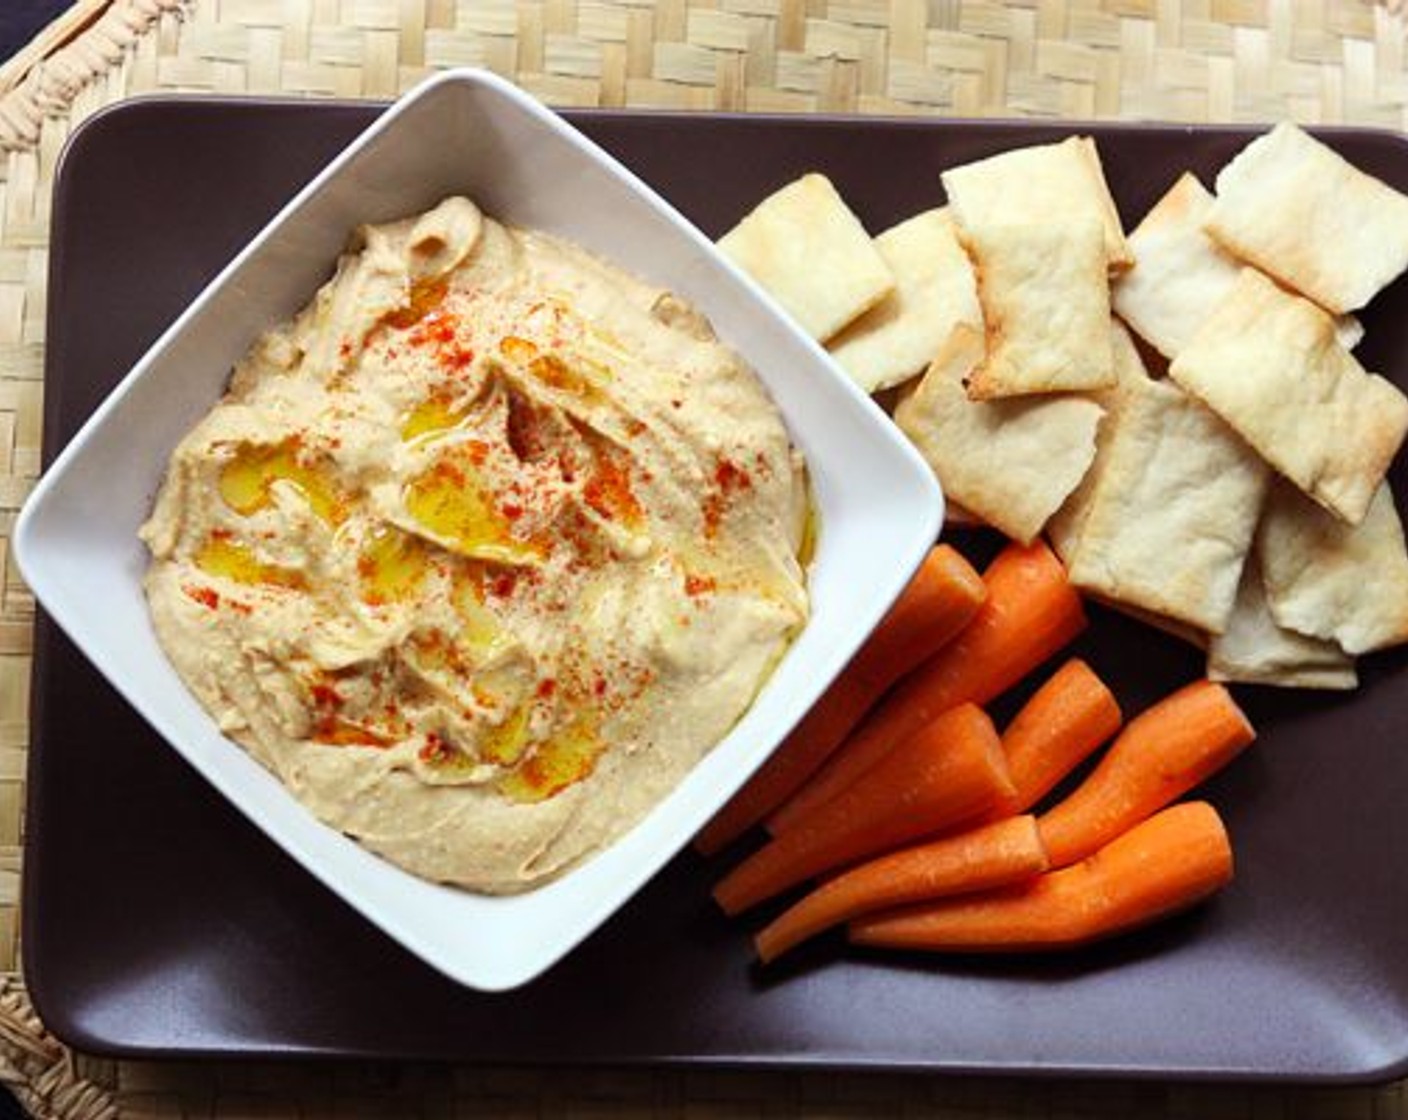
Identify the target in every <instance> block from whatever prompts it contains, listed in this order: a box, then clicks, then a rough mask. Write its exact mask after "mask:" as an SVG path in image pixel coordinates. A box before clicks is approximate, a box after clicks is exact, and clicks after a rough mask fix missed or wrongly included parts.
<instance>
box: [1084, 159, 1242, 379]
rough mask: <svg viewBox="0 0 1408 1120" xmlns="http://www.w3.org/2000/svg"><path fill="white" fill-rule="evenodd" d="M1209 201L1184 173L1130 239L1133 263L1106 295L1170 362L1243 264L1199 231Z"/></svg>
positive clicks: (1202, 188) (1131, 324)
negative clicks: (1134, 260) (1134, 262)
mask: <svg viewBox="0 0 1408 1120" xmlns="http://www.w3.org/2000/svg"><path fill="white" fill-rule="evenodd" d="M1212 204H1213V197H1212V195H1211V194H1209V193H1208V192H1207V190H1206V189H1204V187H1203V185H1202V183H1200V182H1198V179H1197V177H1196V176H1194V175H1192V174H1189V173H1185V174H1184V175H1182V176H1181V177H1180V178H1179V180H1178V181H1177V182H1176V183H1174V184H1173V186H1172V187H1171V188H1169V190H1168V193H1166V194H1165V195H1164V196H1163V197H1162V198H1161V199H1159V201H1158V202H1157V203H1155V204H1154V208H1153V209H1152V210H1150V211H1149V213H1147V214H1146V215H1145V216H1144V220H1143V221H1142V222H1140V223H1139V225H1138V226H1136V227H1135V229H1134V232H1133V233H1131V234H1130V235H1129V246H1130V248H1131V249H1132V250H1133V251H1134V255H1135V257H1136V264H1135V265H1134V267H1133V268H1131V269H1130V270H1129V271H1128V272H1126V273H1124V275H1122V276H1120V277H1119V278H1118V279H1117V280H1116V281H1115V283H1114V284H1113V286H1112V287H1111V290H1110V303H1111V305H1112V306H1113V307H1114V309H1115V311H1116V313H1118V315H1119V316H1120V318H1122V319H1123V320H1124V321H1125V322H1126V323H1128V324H1129V325H1130V327H1132V328H1133V329H1134V330H1135V331H1137V332H1138V333H1139V335H1140V337H1142V338H1143V339H1144V340H1145V341H1146V342H1148V343H1149V344H1150V345H1152V346H1153V347H1155V348H1156V349H1157V350H1158V351H1159V353H1161V354H1163V355H1165V356H1166V357H1169V358H1172V357H1174V356H1175V355H1177V354H1178V352H1179V351H1180V350H1182V349H1183V347H1184V346H1186V345H1187V343H1188V340H1189V339H1191V338H1192V337H1193V335H1195V334H1196V333H1197V332H1198V328H1199V327H1200V326H1202V324H1203V322H1204V321H1205V320H1206V319H1207V317H1208V315H1209V314H1210V313H1211V312H1212V311H1213V309H1215V308H1216V307H1217V304H1218V301H1219V300H1221V299H1222V297H1223V296H1225V295H1226V294H1227V292H1228V291H1229V290H1230V289H1231V287H1232V285H1233V284H1235V283H1236V282H1237V276H1238V273H1239V272H1240V271H1241V265H1240V264H1238V262H1237V260H1236V259H1235V258H1234V257H1232V256H1230V255H1229V254H1228V253H1226V252H1225V251H1224V250H1223V249H1221V248H1220V247H1219V246H1218V244H1217V242H1215V241H1213V239H1212V238H1211V237H1209V236H1208V235H1207V234H1206V233H1204V232H1203V222H1204V220H1206V218H1207V213H1208V211H1209V210H1210V209H1212Z"/></svg>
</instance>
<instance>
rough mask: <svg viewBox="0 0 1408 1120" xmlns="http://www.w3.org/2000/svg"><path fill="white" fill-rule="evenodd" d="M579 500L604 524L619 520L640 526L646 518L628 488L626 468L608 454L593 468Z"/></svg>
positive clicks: (627, 467)
mask: <svg viewBox="0 0 1408 1120" xmlns="http://www.w3.org/2000/svg"><path fill="white" fill-rule="evenodd" d="M582 497H584V498H585V499H586V502H587V505H589V506H591V508H592V509H594V510H595V511H596V512H597V513H598V514H600V515H601V516H602V517H604V518H605V519H606V520H607V521H615V520H618V519H619V520H620V521H623V522H625V523H626V524H627V525H639V524H640V522H641V519H642V518H643V517H644V516H645V511H644V510H642V509H641V505H640V501H639V500H638V499H637V498H636V495H635V491H633V490H632V489H631V476H630V470H629V466H628V465H627V464H626V463H623V462H620V461H618V460H617V458H616V457H615V455H613V454H612V453H610V452H603V453H601V454H600V455H599V456H598V458H597V464H596V469H595V470H594V471H593V473H592V477H591V478H589V479H588V480H587V483H586V485H585V486H584V487H583V488H582Z"/></svg>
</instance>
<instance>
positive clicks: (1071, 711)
mask: <svg viewBox="0 0 1408 1120" xmlns="http://www.w3.org/2000/svg"><path fill="white" fill-rule="evenodd" d="M1123 721H1124V717H1123V716H1122V715H1121V714H1120V705H1119V701H1117V700H1116V699H1115V697H1114V694H1113V693H1112V692H1111V691H1110V690H1109V689H1108V688H1107V687H1106V686H1105V682H1104V681H1102V680H1101V679H1100V678H1099V677H1097V676H1096V675H1095V670H1093V669H1092V668H1091V667H1090V666H1089V665H1087V664H1086V663H1085V662H1084V661H1082V660H1081V659H1080V658H1078V657H1073V658H1071V660H1069V661H1067V662H1066V663H1065V664H1064V665H1062V666H1061V668H1059V669H1057V670H1056V672H1055V673H1053V674H1052V675H1051V678H1050V679H1049V680H1048V681H1047V682H1046V683H1045V684H1044V685H1042V686H1041V687H1040V688H1039V689H1037V690H1036V692H1035V693H1034V694H1033V695H1032V698H1031V699H1030V700H1028V701H1027V702H1026V704H1025V705H1023V707H1022V710H1021V711H1020V712H1018V713H1017V715H1016V717H1015V718H1014V719H1013V720H1012V722H1011V723H1010V724H1008V726H1007V730H1006V731H1004V732H1003V733H1002V751H1003V753H1004V754H1005V755H1006V756H1007V769H1008V771H1009V772H1010V773H1011V775H1012V784H1013V785H1014V786H1016V787H1017V799H1016V800H1015V801H1014V802H1013V803H1012V804H1011V805H1008V806H1005V807H1004V808H1006V809H1007V810H1008V811H1010V812H1012V813H1025V812H1026V811H1027V810H1028V809H1030V808H1031V807H1032V806H1033V805H1035V804H1036V803H1037V802H1038V801H1040V800H1041V799H1042V798H1043V797H1045V796H1046V795H1047V794H1048V793H1049V792H1050V791H1051V790H1052V788H1053V787H1054V786H1055V785H1056V783H1057V782H1059V781H1060V780H1061V779H1062V778H1064V777H1065V776H1066V775H1067V774H1069V773H1070V772H1071V771H1072V770H1074V769H1075V768H1076V767H1077V766H1079V765H1080V764H1081V763H1082V762H1084V761H1085V760H1086V758H1088V757H1089V756H1090V754H1091V753H1092V752H1093V751H1094V750H1095V748H1096V747H1098V746H1099V745H1100V744H1101V743H1103V742H1105V741H1106V740H1107V739H1108V738H1109V737H1110V736H1111V735H1113V734H1114V733H1115V732H1116V731H1118V730H1119V729H1120V724H1121V723H1122V722H1123Z"/></svg>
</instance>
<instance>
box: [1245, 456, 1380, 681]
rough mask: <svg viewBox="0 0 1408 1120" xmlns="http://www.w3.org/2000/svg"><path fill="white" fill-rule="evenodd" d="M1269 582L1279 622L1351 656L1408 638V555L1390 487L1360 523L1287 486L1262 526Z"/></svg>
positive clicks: (1275, 495) (1276, 493)
mask: <svg viewBox="0 0 1408 1120" xmlns="http://www.w3.org/2000/svg"><path fill="white" fill-rule="evenodd" d="M1257 549H1258V551H1259V552H1260V554H1261V565H1262V580H1263V582H1264V583H1265V585H1266V598H1267V602H1268V603H1270V605H1271V613H1272V615H1273V616H1274V617H1275V619H1276V621H1277V622H1278V623H1279V624H1280V625H1282V626H1284V627H1287V628H1288V629H1291V630H1295V631H1297V632H1299V633H1301V634H1308V635H1311V636H1312V637H1316V638H1323V639H1325V640H1327V641H1329V640H1333V641H1336V642H1338V643H1339V644H1340V646H1341V647H1342V648H1343V649H1344V650H1345V652H1347V653H1353V654H1358V653H1367V652H1369V651H1370V650H1375V649H1381V648H1383V647H1384V646H1391V645H1397V644H1399V643H1401V642H1404V641H1408V550H1405V547H1404V542H1403V524H1402V522H1401V521H1400V520H1399V517H1398V511H1397V509H1396V508H1395V507H1394V501H1393V493H1392V491H1391V490H1390V489H1389V486H1388V483H1384V484H1383V485H1381V486H1380V487H1379V488H1378V489H1377V490H1376V491H1375V492H1374V499H1373V501H1372V502H1370V503H1369V509H1368V512H1367V513H1365V515H1364V519H1363V520H1362V521H1360V522H1359V524H1358V525H1346V524H1345V523H1344V522H1343V521H1340V520H1338V519H1337V518H1335V517H1332V516H1331V515H1330V514H1328V513H1326V512H1325V511H1324V510H1322V509H1321V508H1320V507H1319V506H1317V505H1315V504H1314V503H1313V502H1310V501H1307V500H1306V499H1305V498H1304V497H1303V496H1302V495H1301V494H1300V492H1299V491H1298V490H1295V489H1294V488H1293V487H1290V486H1287V485H1285V484H1284V483H1281V484H1278V485H1277V486H1276V487H1274V488H1273V490H1272V493H1271V498H1270V500H1269V501H1268V503H1267V508H1266V513H1265V515H1264V516H1263V518H1262V522H1261V525H1260V527H1259V528H1258V529H1257Z"/></svg>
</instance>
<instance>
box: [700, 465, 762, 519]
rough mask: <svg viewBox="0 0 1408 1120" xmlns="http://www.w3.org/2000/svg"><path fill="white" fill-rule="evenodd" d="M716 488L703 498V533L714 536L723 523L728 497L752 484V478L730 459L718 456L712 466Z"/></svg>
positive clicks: (747, 488) (748, 487)
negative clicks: (717, 459) (716, 461)
mask: <svg viewBox="0 0 1408 1120" xmlns="http://www.w3.org/2000/svg"><path fill="white" fill-rule="evenodd" d="M714 485H715V487H716V489H715V490H714V492H713V493H711V494H709V495H708V496H707V497H706V498H705V499H704V509H703V513H704V535H705V536H706V537H710V538H712V537H714V536H715V535H716V534H717V533H718V531H719V526H720V525H721V524H722V523H723V519H724V513H725V510H726V507H727V505H728V499H729V498H730V496H732V495H733V494H736V493H738V492H739V491H741V490H749V489H751V488H752V486H753V478H752V476H751V475H749V473H748V472H747V471H745V470H744V469H743V468H742V467H740V466H739V465H738V464H737V463H735V462H734V461H733V460H732V459H727V458H722V457H721V458H720V459H719V461H718V463H717V464H716V465H715V467H714Z"/></svg>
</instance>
